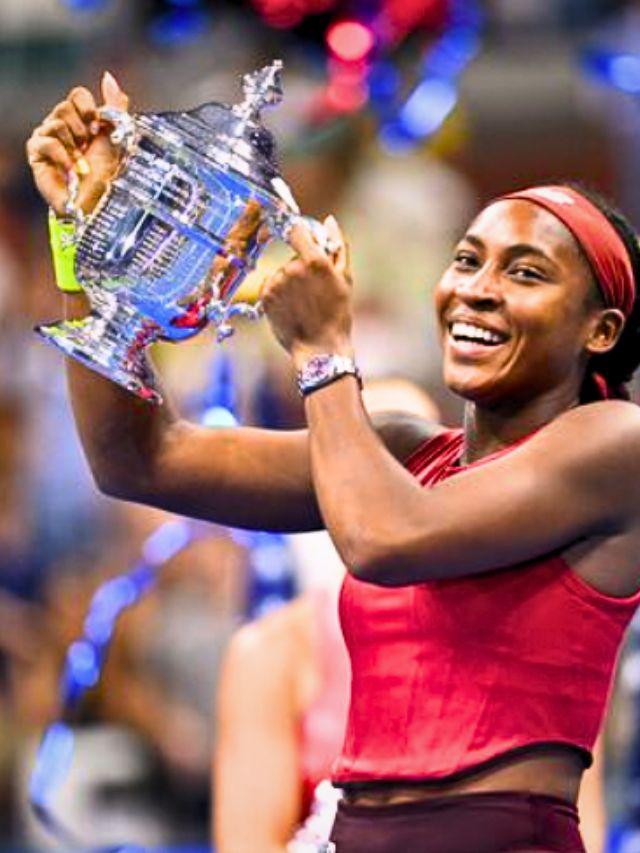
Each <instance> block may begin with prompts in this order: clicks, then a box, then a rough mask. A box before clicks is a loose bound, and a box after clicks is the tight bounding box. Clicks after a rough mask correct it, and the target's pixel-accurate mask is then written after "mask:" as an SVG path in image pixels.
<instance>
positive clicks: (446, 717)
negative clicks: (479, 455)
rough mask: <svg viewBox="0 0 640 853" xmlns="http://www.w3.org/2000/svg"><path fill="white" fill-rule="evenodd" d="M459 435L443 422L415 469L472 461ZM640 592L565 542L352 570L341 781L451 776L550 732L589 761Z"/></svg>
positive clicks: (337, 776)
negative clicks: (584, 572) (435, 576)
mask: <svg viewBox="0 0 640 853" xmlns="http://www.w3.org/2000/svg"><path fill="white" fill-rule="evenodd" d="M462 446H463V436H462V433H461V432H460V431H458V430H456V431H448V432H444V433H441V434H439V435H437V436H436V437H435V438H433V439H431V440H429V441H427V442H426V443H425V444H423V445H422V446H421V447H420V448H418V450H417V451H416V452H415V453H414V454H413V455H412V456H411V457H410V459H409V460H408V461H407V463H406V465H407V468H408V469H409V471H411V473H412V474H414V476H415V477H417V478H418V479H419V480H420V482H421V483H422V485H423V486H425V487H427V488H428V487H430V486H433V485H434V484H436V483H438V482H439V481H441V480H443V479H446V478H447V477H450V476H452V475H455V473H456V472H458V471H461V470H465V467H467V468H468V467H470V466H461V465H458V466H456V462H457V460H459V458H460V454H461V451H462ZM513 447H514V445H511V446H510V447H509V448H506V449H505V450H502V451H500V452H499V453H498V454H494V455H493V456H489V457H486V458H485V459H483V460H480V461H479V462H476V463H474V464H475V465H479V464H490V463H491V459H492V458H495V457H496V456H497V455H500V454H502V453H505V452H507V451H508V450H511V449H513ZM479 499H481V496H479ZM638 603H640V593H638V594H636V595H634V596H632V597H629V598H623V599H621V598H611V597H609V596H607V595H604V594H602V593H600V592H598V591H597V590H595V589H594V588H593V587H591V586H589V585H588V584H586V583H585V582H584V581H583V580H581V579H580V578H579V577H578V575H577V574H576V573H575V572H573V571H572V569H571V568H570V567H569V566H568V565H567V564H566V563H565V562H564V560H563V559H562V557H560V556H559V555H557V554H552V555H548V556H545V557H541V558H540V559H537V560H534V561H532V562H530V563H527V564H526V565H523V566H518V567H514V568H509V569H501V570H496V571H492V572H486V573H483V574H479V575H472V576H468V577H463V578H456V579H452V580H431V581H428V582H426V583H422V584H415V585H413V586H405V587H399V588H393V589H389V588H384V587H378V586H374V585H373V584H368V583H364V582H362V581H359V580H357V579H355V578H354V577H352V576H351V575H347V577H346V579H345V582H344V585H343V588H342V592H341V597H340V618H341V622H342V629H343V632H344V636H345V640H346V643H347V646H348V649H349V654H350V656H351V664H352V671H353V677H352V695H351V706H350V710H349V717H348V724H347V731H346V736H345V743H344V747H343V751H342V754H341V756H340V758H339V759H338V761H337V763H336V766H335V767H334V774H333V780H334V782H336V783H337V784H340V783H348V782H356V781H366V780H376V779H392V780H395V779H397V780H425V781H427V780H439V779H446V778H448V777H455V776H457V775H464V774H465V773H466V772H469V771H472V770H474V769H477V768H478V767H480V766H482V765H485V764H490V763H491V762H493V761H495V760H496V759H499V757H501V756H503V755H505V754H506V753H508V752H512V751H517V750H520V749H530V748H533V747H534V745H544V744H564V745H569V746H572V747H575V748H578V749H579V750H581V751H583V754H584V757H585V759H586V763H589V762H590V750H591V749H592V747H593V743H594V741H595V738H596V735H597V732H598V729H599V727H600V723H601V721H602V717H603V714H604V709H605V705H606V700H607V697H608V693H609V690H610V686H611V680H612V673H613V670H614V666H615V662H616V657H617V654H618V650H619V647H620V643H621V640H622V636H623V633H624V630H625V627H626V626H627V624H628V622H629V620H630V619H631V617H632V615H633V612H634V610H635V608H636V606H637V605H638Z"/></svg>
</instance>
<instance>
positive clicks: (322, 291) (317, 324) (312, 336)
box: [261, 216, 353, 366]
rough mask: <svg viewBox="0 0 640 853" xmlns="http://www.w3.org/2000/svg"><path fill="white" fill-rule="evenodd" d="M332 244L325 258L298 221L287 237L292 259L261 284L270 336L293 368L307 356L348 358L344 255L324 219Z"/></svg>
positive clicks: (338, 236)
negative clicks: (292, 252) (337, 355)
mask: <svg viewBox="0 0 640 853" xmlns="http://www.w3.org/2000/svg"><path fill="white" fill-rule="evenodd" d="M324 225H325V228H326V229H327V231H328V233H329V237H330V239H331V243H332V249H333V251H332V253H331V254H330V255H329V254H327V253H326V252H325V251H324V249H322V247H321V246H319V245H318V243H316V241H315V240H314V238H313V235H312V233H311V231H310V229H309V228H308V227H307V226H306V225H305V224H304V222H301V223H299V224H296V225H295V226H294V227H293V228H292V229H291V233H290V236H289V244H290V245H291V247H292V248H293V249H294V250H295V251H296V253H297V256H296V257H295V258H293V260H291V261H289V262H288V263H287V264H285V265H284V266H283V267H282V268H281V269H280V270H279V271H278V272H277V273H275V275H273V276H271V278H269V279H267V280H266V281H265V282H264V284H263V285H262V289H261V299H262V304H263V306H264V310H265V313H266V315H267V317H268V319H269V323H270V324H271V328H272V329H273V331H274V334H275V336H276V338H277V339H278V341H279V342H280V343H281V344H282V346H283V347H284V348H285V349H286V350H287V352H289V354H290V355H291V357H292V359H293V361H294V363H295V364H296V366H301V365H302V363H303V362H305V361H306V360H307V359H308V358H309V357H310V356H312V355H314V354H317V353H321V352H322V353H324V352H331V353H338V354H341V355H352V353H353V349H352V346H351V322H352V314H351V294H352V288H351V275H350V271H349V255H348V249H347V245H346V243H345V240H344V237H343V235H342V232H341V230H340V228H339V226H338V223H337V222H336V220H335V219H334V218H333V217H332V216H329V217H327V218H326V219H325V221H324Z"/></svg>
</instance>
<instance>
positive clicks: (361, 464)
mask: <svg viewBox="0 0 640 853" xmlns="http://www.w3.org/2000/svg"><path fill="white" fill-rule="evenodd" d="M328 224H329V225H331V223H328ZM334 230H335V227H334ZM334 237H335V239H336V240H339V239H340V234H339V231H336V233H335V234H334ZM292 242H293V244H294V247H295V248H296V249H297V250H298V255H299V257H298V258H297V259H296V260H294V261H293V262H291V263H290V264H288V265H287V267H285V268H284V270H283V271H281V272H280V273H278V274H276V276H275V277H274V278H273V279H272V280H271V281H270V282H269V283H267V285H266V286H265V293H264V294H263V299H264V303H265V306H266V309H267V314H268V316H269V319H270V321H271V323H272V326H273V327H274V331H275V333H276V335H277V336H278V338H279V340H280V341H281V343H282V344H283V346H284V347H285V348H286V349H288V350H289V352H290V353H291V354H292V357H293V361H294V363H295V364H296V366H297V367H298V368H300V367H301V366H302V365H303V364H304V363H305V361H306V360H307V359H308V358H309V356H310V355H312V354H314V353H320V352H325V353H326V352H332V353H339V354H341V355H344V356H350V355H351V354H352V351H351V341H350V284H349V275H348V265H347V261H346V255H345V249H344V246H343V247H342V248H341V250H340V252H339V253H338V255H337V256H336V258H334V259H333V260H331V259H328V258H326V257H324V256H323V255H322V253H321V252H320V250H319V249H318V247H317V246H315V244H314V243H313V240H312V238H311V235H310V234H309V233H308V232H307V231H306V230H305V229H303V228H302V227H301V228H299V229H298V231H297V233H296V234H294V235H293V239H292ZM306 318H313V320H312V321H309V320H307V319H306ZM306 415H307V422H308V425H309V431H310V448H311V464H312V472H313V481H314V486H315V489H316V495H317V497H318V501H319V505H320V508H321V512H322V515H323V518H324V521H325V524H326V527H327V529H328V531H329V533H330V534H331V537H332V539H333V541H334V544H335V545H336V547H337V549H338V551H339V553H340V555H341V557H342V559H343V561H344V562H345V564H346V565H347V566H348V567H349V568H350V571H352V572H353V573H354V574H356V575H357V576H358V577H360V578H361V579H363V580H367V581H371V582H373V583H377V584H381V585H388V586H401V585H403V584H408V583H419V582H421V581H426V580H430V579H440V578H452V577H459V576H463V575H468V574H473V573H479V572H483V571H489V570H492V569H497V568H500V567H507V566H514V565H516V564H519V563H524V562H526V561H529V560H532V559H535V558H537V557H540V556H541V555H544V554H548V553H551V552H553V551H557V550H562V549H564V548H568V547H569V546H571V545H575V544H576V543H578V542H580V541H582V542H584V541H585V540H588V539H590V538H592V539H593V540H596V539H599V540H600V542H602V541H605V540H607V539H609V540H610V541H611V540H612V539H613V538H614V537H618V539H617V541H618V542H620V543H621V545H620V550H619V551H618V552H617V553H616V555H615V557H616V564H617V565H616V572H611V571H609V572H608V575H607V577H605V578H600V579H597V580H602V584H601V586H602V588H603V589H604V590H605V591H607V590H608V591H611V592H612V593H613V594H621V595H622V594H626V593H630V592H632V591H633V590H634V589H636V588H637V586H638V581H637V556H635V555H636V553H637V546H638V538H639V533H638V511H637V506H638V501H639V499H640V476H639V475H640V465H639V463H638V460H639V459H640V410H639V409H638V408H637V407H636V406H633V405H631V404H630V403H626V402H622V401H616V402H613V401H607V402H603V403H594V404H592V405H589V406H581V407H579V408H577V409H572V410H570V411H568V412H566V413H565V414H563V415H561V416H559V417H558V418H556V420H554V421H553V422H552V423H550V424H548V425H547V426H546V427H545V428H544V429H542V430H540V431H539V432H538V433H537V434H536V435H535V436H533V437H532V438H530V439H529V440H528V441H526V442H524V443H523V444H522V445H521V446H520V447H518V448H516V449H514V450H512V451H511V452H510V453H508V454H506V455H505V456H502V457H501V458H498V459H496V460H493V461H491V462H489V463H486V464H482V465H477V466H475V467H473V468H470V469H468V470H466V471H464V472H461V473H459V474H457V475H456V476H454V477H451V478H449V479H447V480H445V481H443V482H441V483H438V484H437V485H436V486H434V487H432V488H430V489H423V488H422V487H421V486H420V484H419V483H418V482H417V480H416V479H415V478H413V477H412V476H411V475H410V474H409V473H408V472H407V471H406V470H405V469H404V468H403V467H402V466H401V465H399V464H398V463H397V462H396V461H395V460H394V459H393V458H392V457H391V455H390V454H389V453H387V451H386V449H385V447H384V445H383V444H382V442H381V441H380V440H379V436H378V435H377V434H376V433H375V432H374V431H373V430H372V429H371V426H370V423H369V421H368V418H367V416H366V413H365V411H364V407H363V405H362V399H361V395H360V392H359V388H358V385H357V382H356V380H355V378H354V377H353V376H351V375H346V376H343V377H342V378H340V379H339V380H337V381H335V382H333V383H332V384H329V385H326V386H325V387H322V388H320V389H318V390H315V391H314V392H313V393H311V394H310V395H309V396H308V398H307V400H306ZM623 483H624V486H622V484H623ZM632 540H633V541H632ZM623 542H624V543H626V544H622V543H623ZM623 555H624V556H623ZM625 562H626V568H625V566H624V565H623V563H625ZM609 565H610V563H609ZM596 585H598V584H597V583H596Z"/></svg>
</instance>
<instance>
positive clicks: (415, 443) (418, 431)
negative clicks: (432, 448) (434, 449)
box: [371, 412, 445, 462]
mask: <svg viewBox="0 0 640 853" xmlns="http://www.w3.org/2000/svg"><path fill="white" fill-rule="evenodd" d="M371 421H372V423H373V426H374V428H375V431H376V432H377V434H378V435H379V436H380V438H381V439H382V441H383V443H384V445H385V447H386V448H387V450H388V451H389V452H390V453H391V454H392V455H393V456H395V458H396V459H397V460H398V461H399V462H404V461H405V459H408V458H409V456H411V454H412V453H413V451H414V450H416V449H417V448H418V447H419V446H420V445H421V444H423V443H424V442H425V441H428V440H429V439H430V438H433V437H434V436H436V435H438V434H439V433H441V432H444V431H445V427H443V426H442V425H441V424H437V423H435V422H434V421H428V420H425V419H424V418H420V417H417V416H416V415H411V414H407V413H405V412H378V413H376V414H374V415H372V416H371Z"/></svg>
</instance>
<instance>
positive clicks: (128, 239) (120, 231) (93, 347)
mask: <svg viewBox="0 0 640 853" xmlns="http://www.w3.org/2000/svg"><path fill="white" fill-rule="evenodd" d="M281 68H282V63H281V62H279V61H276V62H273V63H272V64H271V65H269V66H266V67H265V68H263V69H261V70H260V71H257V72H255V73H254V74H249V75H246V76H245V77H244V78H243V84H244V94H245V97H244V100H243V101H242V103H240V104H238V105H236V106H232V107H228V106H225V105H222V104H217V103H213V102H212V103H208V104H204V105H203V106H201V107H198V108H197V109H195V110H192V111H190V112H184V113H183V112H176V113H171V112H165V113H141V114H136V115H130V114H128V113H126V112H123V111H120V110H117V109H113V108H103V109H102V111H101V113H102V118H103V120H105V121H108V122H110V123H111V124H112V125H113V132H112V135H111V140H112V142H113V143H114V144H115V145H117V146H119V147H120V148H121V150H122V158H123V159H122V165H121V168H120V169H119V172H118V175H117V177H116V178H115V179H114V180H113V181H112V183H111V185H110V186H109V188H108V190H107V192H106V193H105V195H104V196H103V198H102V199H101V200H100V202H99V204H98V206H97V208H96V210H95V211H94V212H93V213H92V214H91V215H90V216H88V217H86V218H85V217H84V216H82V214H81V211H80V210H79V209H78V207H77V193H78V181H77V177H76V178H75V179H74V180H73V181H72V182H70V186H69V190H70V191H69V201H68V203H67V209H66V213H67V215H69V216H71V217H73V218H74V219H75V221H76V225H77V255H76V264H75V272H76V276H77V278H78V280H79V281H80V283H81V284H82V285H83V287H84V289H85V291H86V293H87V296H88V298H89V301H90V303H91V309H92V310H91V315H90V316H89V317H88V318H87V319H85V320H80V321H67V322H60V323H54V324H51V325H46V326H40V327H38V329H37V332H38V333H39V334H40V335H41V336H42V337H43V338H44V339H45V340H47V341H48V342H50V343H52V344H54V345H55V346H57V347H59V348H60V349H61V350H63V351H64V352H65V353H66V354H67V355H70V356H72V357H73V358H76V359H77V360H79V361H81V362H83V363H84V364H86V365H87V366H89V367H91V368H92V369H94V370H96V371H98V372H99V373H102V374H103V375H105V376H107V377H109V378H110V379H112V380H113V381H114V382H117V383H119V384H120V385H122V386H124V387H125V388H127V389H128V390H130V391H133V392H134V393H136V394H137V395H138V396H140V397H142V398H144V399H147V400H150V401H152V402H156V403H157V402H161V397H160V394H159V392H158V389H157V387H155V384H154V382H153V377H152V374H151V371H150V370H149V368H148V366H147V361H146V359H145V357H144V351H145V349H146V347H148V346H149V345H150V344H151V343H153V342H154V341H157V340H164V341H180V340H183V339H185V338H190V337H192V336H193V335H195V334H197V333H198V332H200V331H201V330H202V329H203V328H205V326H207V325H208V324H209V323H212V324H213V325H214V326H215V328H216V330H217V337H218V339H219V340H223V339H224V338H226V337H228V336H229V335H230V334H231V333H232V332H233V329H232V327H231V325H230V323H229V320H230V319H231V318H232V317H233V316H234V315H238V314H240V315H242V316H245V317H258V316H260V313H261V312H260V306H259V305H249V304H237V303H233V297H234V294H235V292H236V291H237V289H238V287H239V286H240V284H241V283H242V281H243V280H244V278H245V276H246V275H247V273H248V272H249V271H250V270H251V269H252V268H253V266H254V265H255V262H256V260H257V258H258V257H259V255H260V253H261V252H262V250H263V248H264V246H265V245H266V241H265V240H264V230H265V229H264V228H263V226H267V228H268V230H269V233H270V235H271V237H279V238H281V239H286V236H287V233H288V232H289V230H290V228H291V227H292V225H293V224H294V223H295V222H296V221H298V220H299V218H300V214H299V211H298V208H297V205H296V204H295V202H294V201H293V198H292V196H291V193H290V191H289V190H288V187H287V186H286V184H284V181H283V180H282V178H281V176H280V174H279V170H278V166H277V162H276V158H275V143H274V140H273V137H272V136H271V134H270V133H269V132H268V131H267V130H266V129H265V128H264V126H263V125H262V124H261V123H260V112H261V110H262V109H263V108H264V107H266V106H273V105H275V104H277V103H278V102H279V101H280V100H281V98H282V88H281V85H280V71H281ZM308 221H309V220H308ZM310 222H311V221H310ZM312 227H313V233H314V236H315V239H316V240H318V241H319V242H320V243H321V244H323V245H325V247H326V248H327V250H329V249H330V247H329V243H328V240H327V239H326V232H325V231H324V228H323V226H322V225H321V224H320V223H318V222H313V225H312Z"/></svg>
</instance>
